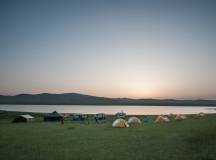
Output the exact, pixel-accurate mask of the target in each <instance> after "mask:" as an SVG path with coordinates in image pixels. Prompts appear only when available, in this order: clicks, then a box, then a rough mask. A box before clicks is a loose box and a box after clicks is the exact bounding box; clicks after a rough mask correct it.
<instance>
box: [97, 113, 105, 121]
mask: <svg viewBox="0 0 216 160" xmlns="http://www.w3.org/2000/svg"><path fill="white" fill-rule="evenodd" d="M94 118H95V120H105V119H106V115H105V114H104V113H97V114H95V116H94Z"/></svg>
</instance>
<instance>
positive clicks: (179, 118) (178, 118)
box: [175, 114, 187, 120]
mask: <svg viewBox="0 0 216 160" xmlns="http://www.w3.org/2000/svg"><path fill="white" fill-rule="evenodd" d="M186 118H187V117H186V116H185V115H181V114H177V115H176V116H175V120H183V119H186Z"/></svg>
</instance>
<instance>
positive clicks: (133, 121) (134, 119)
mask: <svg viewBox="0 0 216 160" xmlns="http://www.w3.org/2000/svg"><path fill="white" fill-rule="evenodd" d="M128 123H129V124H141V121H140V119H139V118H137V117H130V118H129V119H128Z"/></svg>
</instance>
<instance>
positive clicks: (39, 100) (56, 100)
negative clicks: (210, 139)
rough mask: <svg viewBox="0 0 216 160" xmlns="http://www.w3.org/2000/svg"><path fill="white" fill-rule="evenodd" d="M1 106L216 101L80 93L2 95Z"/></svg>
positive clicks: (212, 102) (209, 102) (196, 103)
mask: <svg viewBox="0 0 216 160" xmlns="http://www.w3.org/2000/svg"><path fill="white" fill-rule="evenodd" d="M0 104H32V105H34V104H35V105H156V106H172V105H173V106H216V100H205V99H196V100H177V99H151V98H148V99H133V98H107V97H98V96H92V95H87V94H80V93H60V94H58V93H39V94H18V95H14V96H8V95H0Z"/></svg>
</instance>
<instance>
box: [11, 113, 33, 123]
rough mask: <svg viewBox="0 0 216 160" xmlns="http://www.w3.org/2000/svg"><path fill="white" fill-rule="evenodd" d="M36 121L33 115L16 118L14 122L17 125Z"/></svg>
mask: <svg viewBox="0 0 216 160" xmlns="http://www.w3.org/2000/svg"><path fill="white" fill-rule="evenodd" d="M33 119H34V117H32V116H31V115H29V114H27V115H20V116H18V117H16V118H14V120H13V122H14V123H17V122H31V121H32V120H33Z"/></svg>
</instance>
